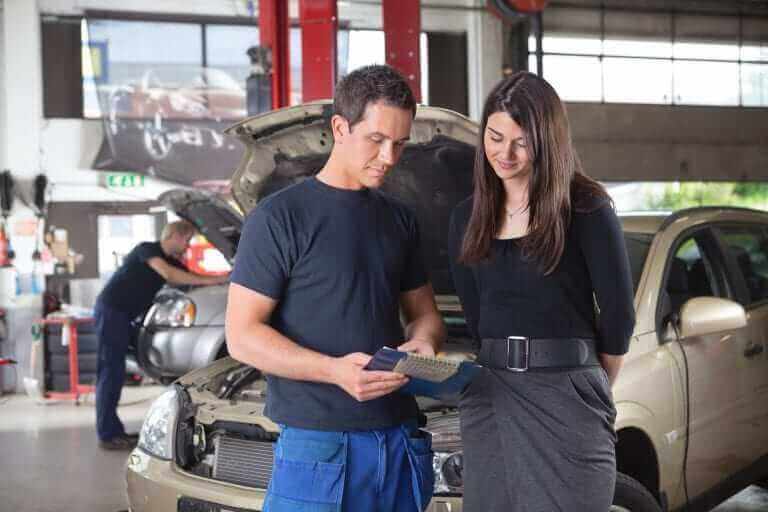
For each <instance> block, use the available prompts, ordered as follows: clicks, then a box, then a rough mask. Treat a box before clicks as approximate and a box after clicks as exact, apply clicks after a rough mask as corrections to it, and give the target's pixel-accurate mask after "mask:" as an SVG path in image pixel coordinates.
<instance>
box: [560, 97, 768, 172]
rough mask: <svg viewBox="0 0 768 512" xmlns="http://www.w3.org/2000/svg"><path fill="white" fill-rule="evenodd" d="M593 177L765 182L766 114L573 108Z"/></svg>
mask: <svg viewBox="0 0 768 512" xmlns="http://www.w3.org/2000/svg"><path fill="white" fill-rule="evenodd" d="M567 108H568V114H569V117H570V120H571V129H572V132H573V139H574V143H575V145H576V148H577V150H578V151H579V154H580V155H581V158H582V161H583V163H584V168H585V170H586V171H587V173H588V174H590V175H592V176H595V177H597V178H599V179H603V180H620V181H632V180H639V181H668V180H727V181H739V180H766V179H768V110H767V109H759V108H755V109H740V108H725V107H723V108H719V107H684V106H663V105H654V106H649V105H617V104H605V105H601V104H589V103H570V104H568V105H567Z"/></svg>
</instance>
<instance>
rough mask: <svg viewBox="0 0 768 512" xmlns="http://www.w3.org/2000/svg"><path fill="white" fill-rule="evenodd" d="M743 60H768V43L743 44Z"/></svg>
mask: <svg viewBox="0 0 768 512" xmlns="http://www.w3.org/2000/svg"><path fill="white" fill-rule="evenodd" d="M741 60H748V61H758V62H768V45H745V46H742V47H741Z"/></svg>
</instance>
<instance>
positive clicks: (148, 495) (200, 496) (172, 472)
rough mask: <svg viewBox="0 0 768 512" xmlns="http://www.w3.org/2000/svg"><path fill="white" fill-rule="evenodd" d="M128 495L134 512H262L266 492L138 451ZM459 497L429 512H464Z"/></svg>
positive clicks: (442, 500) (440, 499)
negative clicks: (195, 472) (190, 471)
mask: <svg viewBox="0 0 768 512" xmlns="http://www.w3.org/2000/svg"><path fill="white" fill-rule="evenodd" d="M126 473H127V476H126V480H127V494H128V506H129V508H130V511H131V512H193V511H195V512H197V511H200V510H205V511H206V512H241V511H243V512H245V511H248V512H251V511H260V510H261V509H262V506H263V503H264V494H265V491H264V490H262V489H249V488H246V487H241V486H238V485H232V484H226V483H221V482H216V481H213V480H209V479H206V478H201V477H198V476H195V475H191V474H188V473H185V472H183V471H180V470H179V469H177V468H176V467H175V466H174V464H173V463H172V462H171V461H167V460H160V459H157V458H155V457H152V456H150V455H148V454H146V453H145V452H143V451H142V450H140V449H138V448H136V449H134V450H133V452H131V454H130V456H129V457H128V463H127V471H126ZM461 501H462V500H461V498H460V497H448V496H436V497H435V498H433V499H432V502H431V503H430V504H429V507H428V508H427V511H426V512H462V504H461Z"/></svg>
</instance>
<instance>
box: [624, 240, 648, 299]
mask: <svg viewBox="0 0 768 512" xmlns="http://www.w3.org/2000/svg"><path fill="white" fill-rule="evenodd" d="M652 240H653V235H649V234H648V233H631V232H627V231H625V232H624V241H625V243H626V244H627V254H628V255H629V268H630V271H631V272H632V289H633V290H634V291H635V292H637V284H638V283H639V282H640V275H641V274H642V273H643V265H645V259H646V258H647V257H648V249H649V248H650V247H651V241H652Z"/></svg>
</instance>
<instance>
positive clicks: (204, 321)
mask: <svg viewBox="0 0 768 512" xmlns="http://www.w3.org/2000/svg"><path fill="white" fill-rule="evenodd" d="M158 199H159V201H160V202H161V204H163V205H164V206H165V208H166V209H168V210H169V211H171V212H174V213H175V214H176V215H177V216H179V217H180V218H182V219H184V220H187V221H189V222H191V223H192V224H194V225H195V227H196V228H197V229H198V231H199V232H200V233H201V234H202V235H203V236H204V237H205V238H206V240H207V241H208V242H209V243H210V244H211V245H212V246H213V248H215V249H216V250H218V251H219V253H220V254H221V257H223V258H224V259H225V260H226V261H227V262H228V263H229V264H230V265H231V264H232V262H233V261H234V256H235V250H236V249H237V243H238V241H239V240H240V230H241V228H242V225H243V215H242V213H241V212H240V210H239V209H238V207H237V205H236V204H234V203H233V202H231V200H228V198H227V196H225V195H222V194H217V193H214V192H209V191H205V190H197V189H175V190H170V191H168V192H165V193H163V194H162V195H160V197H159V198H158ZM226 306H227V285H225V284H220V285H208V286H173V285H169V286H166V287H164V288H163V289H162V290H161V291H160V292H159V293H158V294H157V295H156V296H155V299H154V302H153V304H152V305H151V306H150V308H149V310H148V311H147V313H146V314H145V315H144V319H143V321H142V325H141V327H140V328H139V333H138V337H137V342H136V360H137V362H138V364H139V366H140V367H141V368H142V370H143V372H144V373H145V374H146V375H149V376H150V377H152V378H154V379H155V380H158V381H160V382H163V383H170V382H173V381H174V380H175V379H177V378H178V377H180V376H181V375H184V374H185V373H188V372H190V371H192V370H194V369H196V368H201V367H203V366H205V365H207V364H209V363H212V362H213V361H215V360H217V359H221V358H222V357H225V356H226V355H227V347H226V344H225V342H224V313H225V311H226Z"/></svg>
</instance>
